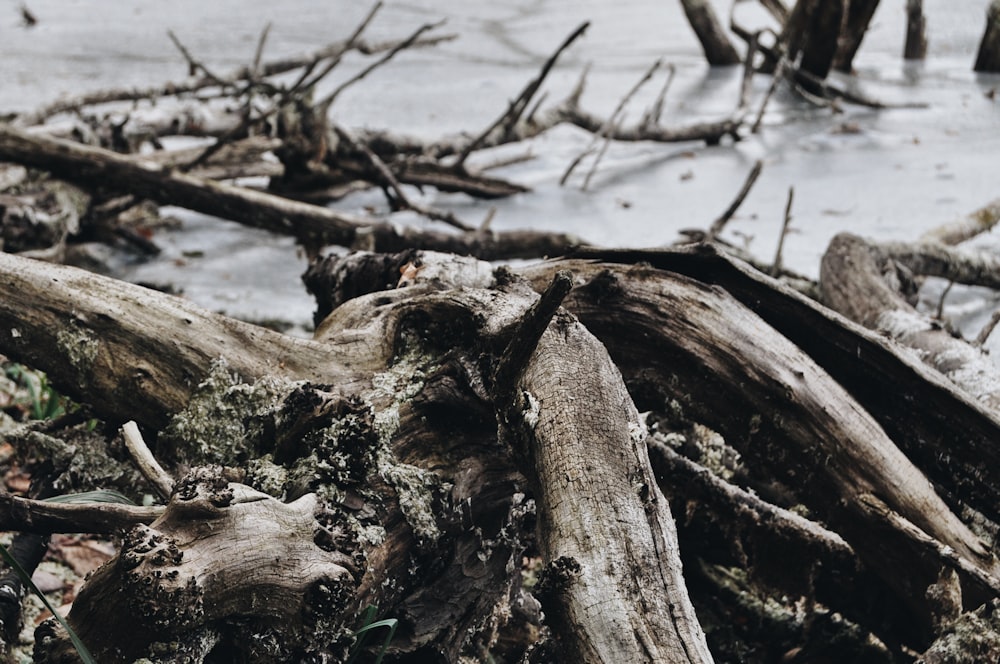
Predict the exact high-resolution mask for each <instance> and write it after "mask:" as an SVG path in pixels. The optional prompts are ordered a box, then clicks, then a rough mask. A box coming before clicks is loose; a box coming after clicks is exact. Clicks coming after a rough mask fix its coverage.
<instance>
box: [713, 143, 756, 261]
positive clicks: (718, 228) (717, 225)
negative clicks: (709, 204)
mask: <svg viewBox="0 0 1000 664" xmlns="http://www.w3.org/2000/svg"><path fill="white" fill-rule="evenodd" d="M763 169H764V162H763V161H761V160H760V159H758V160H757V161H756V162H754V165H753V168H751V169H750V173H748V174H747V179H746V180H744V181H743V186H742V187H740V190H739V192H737V194H736V198H734V199H733V202H732V203H730V204H729V207H728V208H726V210H725V212H723V213H722V215H721V216H719V218H718V219H716V220H715V221H713V222H712V225H711V226H710V227H709V229H708V234H707V237H706V240H708V241H709V242H711V241H713V240H715V239H716V238H718V237H719V235H721V234H722V231H723V229H724V228H725V227H726V224H727V223H728V222H729V220H730V219H732V218H733V215H734V214H736V211H737V210H738V209H740V205H742V204H743V201H744V200H745V199H746V197H747V194H749V193H750V189H752V188H753V185H754V183H755V182H757V178H759V177H760V174H761V171H762V170H763Z"/></svg>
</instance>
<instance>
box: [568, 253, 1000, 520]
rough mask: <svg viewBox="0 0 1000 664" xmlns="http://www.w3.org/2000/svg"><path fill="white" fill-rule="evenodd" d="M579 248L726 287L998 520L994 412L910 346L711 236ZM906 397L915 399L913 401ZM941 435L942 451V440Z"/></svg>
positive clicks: (936, 478)
mask: <svg viewBox="0 0 1000 664" xmlns="http://www.w3.org/2000/svg"><path fill="white" fill-rule="evenodd" d="M576 254H577V255H579V256H580V257H587V258H591V259H599V260H604V261H613V262H615V263H626V264H633V263H649V264H651V265H653V266H654V267H657V268H660V269H663V270H670V271H673V272H678V273H681V274H684V275H687V276H689V277H692V278H694V279H697V280H699V281H701V282H703V283H706V284H714V285H717V286H719V287H721V288H724V289H725V290H726V291H727V292H729V293H730V294H731V295H733V296H734V297H736V298H737V299H739V300H740V301H741V302H742V303H743V304H744V305H746V306H747V307H749V308H750V309H751V310H753V311H754V312H755V313H756V314H757V315H759V316H761V317H762V318H763V319H764V320H765V321H767V323H768V324H769V325H771V326H772V327H774V328H775V329H776V330H778V331H779V332H781V334H782V335H784V336H785V337H787V338H788V339H789V340H791V341H792V342H793V343H794V344H795V345H796V346H797V347H798V348H800V349H802V350H803V351H804V352H806V353H808V354H809V356H810V357H811V358H812V359H813V360H814V361H815V362H817V363H818V364H819V365H820V366H821V367H823V369H824V370H825V371H826V372H827V373H829V374H830V375H831V376H832V377H833V378H835V379H836V380H837V382H838V383H840V384H841V385H842V386H844V387H845V388H846V389H847V390H848V391H849V392H850V393H851V396H852V397H853V398H854V399H856V400H857V401H858V403H859V404H861V406H862V407H863V408H864V409H865V410H866V411H867V412H868V413H870V414H871V415H872V416H874V417H875V418H876V419H877V420H878V422H879V424H880V425H881V426H882V427H883V428H884V429H885V430H886V432H887V433H888V434H889V436H890V437H891V438H892V440H893V441H895V443H896V444H897V445H899V446H900V447H901V449H902V450H903V451H904V452H905V453H906V455H907V456H908V457H909V458H911V459H913V460H914V461H915V462H916V463H917V465H919V466H920V468H921V469H922V470H923V471H924V472H925V473H927V474H928V475H929V476H930V478H931V479H932V481H933V482H934V483H935V486H937V487H939V488H940V489H941V490H943V492H944V493H945V495H946V496H947V498H948V500H949V502H950V503H951V504H952V506H953V508H954V509H955V510H956V511H960V510H961V509H963V507H964V506H970V507H972V508H973V509H975V510H976V511H978V512H980V513H982V514H984V515H986V516H987V517H988V518H989V519H990V520H991V521H992V522H994V523H1000V507H998V505H1000V474H996V472H995V471H996V470H1000V456H998V455H997V448H996V445H995V443H994V442H993V441H994V440H995V439H996V436H997V433H996V432H997V430H998V427H1000V419H998V418H997V417H996V415H994V414H993V413H992V412H991V411H989V410H987V409H985V408H984V407H983V406H982V405H980V404H979V403H977V402H976V401H974V400H973V399H972V397H971V396H969V395H968V394H967V393H966V392H964V391H962V390H959V389H957V388H956V387H955V385H954V383H952V382H951V381H949V380H947V379H946V378H944V377H943V376H941V374H940V373H939V372H937V371H936V370H934V369H931V368H930V367H927V365H925V364H924V363H923V362H921V361H920V359H919V358H917V357H915V356H914V355H913V354H912V353H908V352H905V351H901V349H900V347H899V346H898V345H897V344H895V343H893V342H890V341H888V340H887V339H886V338H885V337H884V336H883V335H880V334H876V333H873V332H870V331H868V330H867V329H865V328H863V327H861V326H860V325H858V324H855V323H852V322H850V321H849V320H847V319H845V318H844V317H843V316H841V315H839V314H837V313H834V312H832V311H830V310H829V309H827V308H826V307H823V306H820V305H818V304H816V303H815V302H814V301H812V300H810V299H807V298H805V297H803V296H802V295H800V294H799V293H797V292H793V291H791V290H789V289H788V288H786V287H784V286H782V285H781V284H780V283H778V282H777V281H775V280H774V279H771V278H769V277H767V276H766V275H764V274H762V273H760V272H758V271H757V270H754V269H752V268H750V267H749V266H748V265H746V264H744V263H742V262H740V261H738V260H735V259H733V258H731V257H730V256H727V255H725V254H722V253H719V251H718V250H716V249H715V248H714V247H712V246H710V245H698V246H695V247H690V248H686V249H679V250H672V251H663V250H647V251H643V250H607V249H598V250H579V251H577V252H576ZM913 404H921V406H922V407H920V408H914V407H913ZM944 441H947V450H943V449H942V445H944V444H945V443H944Z"/></svg>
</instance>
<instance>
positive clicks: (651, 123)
mask: <svg viewBox="0 0 1000 664" xmlns="http://www.w3.org/2000/svg"><path fill="white" fill-rule="evenodd" d="M676 74H677V67H675V66H674V64H673V63H670V64H668V65H667V80H666V81H664V82H663V87H662V88H660V92H659V94H657V95H656V101H654V102H653V105H652V106H650V107H649V110H648V111H646V112H645V113H644V114H643V116H642V119H641V120H640V121H639V126H640V127H642V128H643V129H649V128H650V127H656V126H658V125H659V124H660V119H661V117H662V116H663V106H664V105H665V104H666V101H667V91H668V90H670V86H671V84H673V82H674V76H675V75H676Z"/></svg>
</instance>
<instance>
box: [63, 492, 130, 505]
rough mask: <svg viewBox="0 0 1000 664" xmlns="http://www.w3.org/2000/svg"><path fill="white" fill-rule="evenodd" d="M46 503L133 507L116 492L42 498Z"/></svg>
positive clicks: (124, 497)
mask: <svg viewBox="0 0 1000 664" xmlns="http://www.w3.org/2000/svg"><path fill="white" fill-rule="evenodd" d="M43 502H46V503H117V504H119V505H135V502H134V501H132V500H131V499H130V498H129V497H128V496H125V495H123V494H120V493H118V492H117V491H108V490H101V491H82V492H80V493H67V494H65V495H62V496H52V497H51V498H44V499H43Z"/></svg>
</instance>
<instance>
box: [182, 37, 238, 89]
mask: <svg viewBox="0 0 1000 664" xmlns="http://www.w3.org/2000/svg"><path fill="white" fill-rule="evenodd" d="M167 36H168V37H170V41H172V42H173V43H174V46H176V47H177V50H178V51H180V52H181V55H183V56H184V59H185V60H187V62H188V67H190V69H191V75H192V76H194V75H195V74H196V73H197V72H198V70H199V69H200V70H201V73H202V74H204V75H205V76H206V77H207V78H208V79H209V80H211V81H213V82H214V83H215V84H216V85H231V82H230V81H226V80H225V79H223V78H220V77H218V76H216V75H215V74H213V73H212V72H211V71H210V70H209V69H208V67H206V66H205V63H204V62H202V61H201V60H198V59H196V58H195V57H194V56H193V55H191V52H190V51H188V50H187V48H186V47H185V46H184V44H182V43H181V40H180V39H178V38H177V35H175V34H174V31H173V30H167Z"/></svg>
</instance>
